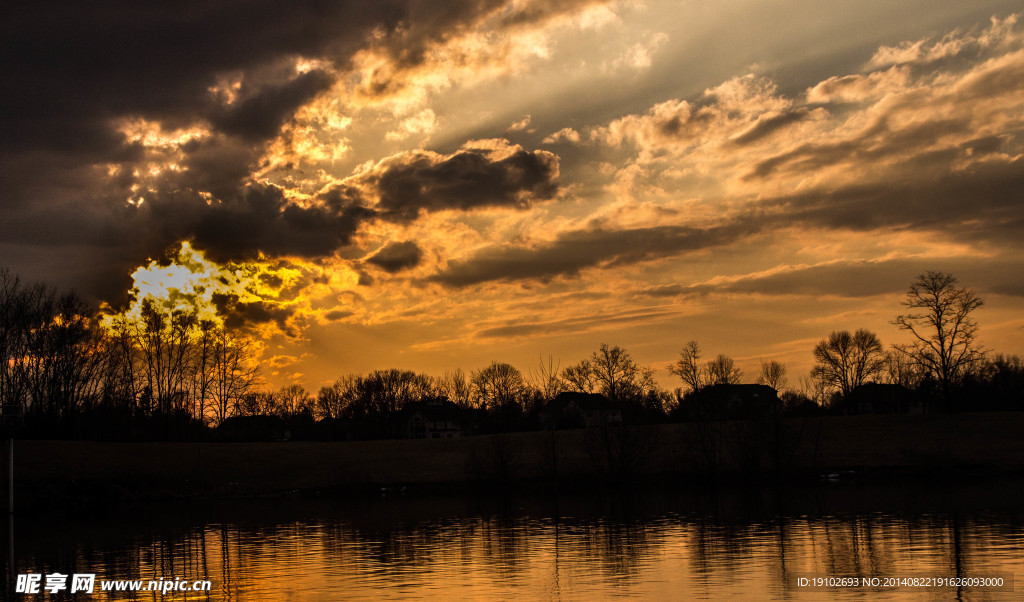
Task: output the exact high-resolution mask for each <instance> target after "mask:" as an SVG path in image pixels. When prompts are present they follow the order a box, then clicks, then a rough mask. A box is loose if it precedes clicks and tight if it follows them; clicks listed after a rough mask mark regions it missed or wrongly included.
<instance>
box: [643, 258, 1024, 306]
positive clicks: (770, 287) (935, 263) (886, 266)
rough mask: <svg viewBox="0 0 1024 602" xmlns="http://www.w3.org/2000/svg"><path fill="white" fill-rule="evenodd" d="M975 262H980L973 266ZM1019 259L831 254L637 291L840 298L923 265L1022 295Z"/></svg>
mask: <svg viewBox="0 0 1024 602" xmlns="http://www.w3.org/2000/svg"><path fill="white" fill-rule="evenodd" d="M979 266H980V267H979ZM1022 266H1024V262H1022V261H1020V260H1013V259H1009V258H999V259H988V260H986V261H982V262H979V261H978V258H976V257H968V258H965V257H896V258H880V259H872V260H856V261H851V260H835V261H828V262H824V263H820V264H815V265H782V266H778V267H775V268H772V269H769V270H765V271H762V272H754V273H748V274H740V275H738V276H729V277H716V278H713V279H711V280H708V281H704V282H698V283H694V284H689V285H685V284H669V285H661V286H654V287H648V288H646V289H642V290H640V291H638V293H637V294H638V295H639V296H645V297H677V296H682V297H695V296H702V295H707V294H739V295H766V296H785V295H802V296H807V297H810V298H815V297H818V298H820V297H826V296H837V297H846V298H861V297H872V296H877V295H893V294H902V293H905V292H906V291H907V289H908V288H909V286H910V283H911V282H913V280H914V278H915V277H916V276H917V275H918V274H923V273H925V272H927V271H929V270H932V271H936V270H937V271H943V272H949V273H952V274H954V275H956V276H959V278H960V280H961V282H962V283H963V284H964V285H965V286H967V287H968V288H974V289H976V290H979V291H982V292H992V293H998V294H1008V295H1014V296H1024V288H1022V287H1021V286H1020V283H1014V284H1011V283H1008V282H1007V281H1006V274H1007V273H1014V272H1017V271H1019V270H1020V269H1021V267H1022ZM1011 282H1012V281H1011Z"/></svg>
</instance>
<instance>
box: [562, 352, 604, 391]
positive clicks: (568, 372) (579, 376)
mask: <svg viewBox="0 0 1024 602" xmlns="http://www.w3.org/2000/svg"><path fill="white" fill-rule="evenodd" d="M562 381H563V382H564V383H565V385H564V386H565V388H566V389H567V390H569V391H573V392H576V393H593V392H594V389H596V388H597V380H596V379H595V378H594V370H593V368H592V366H591V365H590V361H589V360H583V361H581V362H580V363H578V364H576V365H575V366H569V367H568V368H566V369H565V370H562Z"/></svg>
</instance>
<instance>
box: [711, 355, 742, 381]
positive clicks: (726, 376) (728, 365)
mask: <svg viewBox="0 0 1024 602" xmlns="http://www.w3.org/2000/svg"><path fill="white" fill-rule="evenodd" d="M707 372H708V380H710V381H711V384H713V385H738V384H740V380H741V379H742V378H743V372H742V371H741V370H740V369H739V368H737V367H736V362H735V361H733V359H732V358H731V357H729V356H728V355H725V354H724V353H719V354H718V356H717V357H715V359H713V360H711V361H709V362H708V367H707Z"/></svg>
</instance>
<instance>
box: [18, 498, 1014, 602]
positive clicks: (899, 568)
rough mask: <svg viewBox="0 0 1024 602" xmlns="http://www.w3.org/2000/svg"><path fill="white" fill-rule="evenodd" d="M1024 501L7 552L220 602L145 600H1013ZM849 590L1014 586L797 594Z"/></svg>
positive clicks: (252, 510) (857, 505)
mask: <svg viewBox="0 0 1024 602" xmlns="http://www.w3.org/2000/svg"><path fill="white" fill-rule="evenodd" d="M1022 493H1024V483H1021V482H1019V481H985V482H980V483H966V484H964V483H961V484H957V485H955V486H951V485H950V484H948V483H936V482H927V483H907V484H900V483H894V484H887V485H858V484H844V483H840V484H827V483H823V484H821V485H818V486H813V487H801V488H798V489H795V490H794V489H789V490H786V491H785V492H781V491H778V490H773V489H770V488H769V489H756V490H732V489H730V490H724V491H721V490H720V491H713V490H702V491H691V492H685V493H684V492H661V493H658V492H637V493H633V494H628V495H623V494H616V495H611V494H603V493H588V494H577V495H566V494H562V495H558V496H554V495H533V496H507V497H495V496H490V497H436V496H435V497H417V496H414V495H413V496H409V495H406V496H403V495H390V496H387V497H382V498H381V499H363V500H354V501H353V500H332V499H316V500H309V499H258V500H230V501H223V500H220V501H197V502H189V503H174V504H148V505H142V506H137V507H132V508H123V507H122V508H117V509H113V510H111V511H108V512H95V511H91V512H89V513H83V514H67V515H61V516H53V515H44V516H40V515H31V514H25V515H19V516H17V517H16V518H15V519H14V521H13V540H12V538H11V537H10V533H8V534H7V535H8V540H9V543H10V544H11V545H12V546H13V558H14V564H15V567H14V569H15V570H14V573H15V574H17V573H28V572H36V573H42V574H47V573H51V572H58V571H59V572H61V573H76V572H79V573H96V574H97V579H155V578H159V577H161V576H162V577H164V578H172V577H174V578H179V579H180V578H184V579H187V580H190V581H191V580H199V579H207V580H210V581H211V582H212V590H211V591H210V592H209V593H208V594H191V595H187V594H184V593H180V592H179V593H170V594H167V595H164V596H160V595H159V594H151V593H146V594H145V595H139V596H138V599H146V600H148V599H162V600H172V599H176V600H181V599H211V600H273V599H291V600H335V599H339V600H340V599H381V598H392V599H393V598H431V599H441V598H443V599H467V598H475V599H531V600H533V599H579V600H584V599H585V600H591V599H603V598H613V597H620V596H621V597H640V598H644V599H688V598H692V597H700V598H726V597H729V598H736V597H740V598H760V599H764V598H777V599H821V598H830V597H832V598H834V597H844V598H846V597H850V598H871V599H876V598H879V597H882V598H891V599H905V598H913V599H922V598H925V599H979V600H981V599H1014V598H1019V597H1020V596H1021V595H1024V594H1022V593H1021V592H1024V590H1019V589H1017V588H1015V587H1014V586H1013V584H1012V580H1013V578H1014V572H1015V571H1017V570H1018V567H1021V566H1024V529H1022V526H1024V508H1022V505H1021V504H1020V502H1019V500H1020V499H1021V494H1022ZM5 552H6V553H5V567H6V570H7V573H8V575H10V574H11V567H10V557H11V552H10V551H9V550H8V551H5ZM836 576H846V577H851V576H856V577H858V578H863V577H879V578H885V577H927V576H933V577H955V576H961V577H986V576H988V577H991V576H998V577H1001V578H1003V579H1004V580H1005V583H1006V584H1005V585H1004V587H1003V588H1000V589H992V588H987V589H986V588H970V587H967V588H963V587H961V588H957V587H939V588H928V589H920V588H917V589H915V588H909V587H896V588H891V587H864V586H858V587H852V588H830V589H810V588H807V587H800V586H799V585H798V583H799V579H800V578H801V577H804V578H810V579H813V578H814V577H836ZM125 598H126V596H125V595H124V594H122V595H120V599H125ZM90 599H105V596H104V595H101V594H96V595H95V596H93V597H92V598H90Z"/></svg>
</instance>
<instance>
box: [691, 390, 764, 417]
mask: <svg viewBox="0 0 1024 602" xmlns="http://www.w3.org/2000/svg"><path fill="white" fill-rule="evenodd" d="M685 403H686V404H687V405H689V406H690V408H689V409H690V412H689V413H690V414H691V417H692V418H697V419H712V420H736V419H747V418H759V417H762V416H767V415H769V414H772V413H774V412H778V411H781V409H782V401H781V400H780V399H779V393H778V391H776V390H775V389H773V388H772V387H769V386H768V385H731V384H718V385H711V386H710V387H705V388H703V389H701V390H700V391H697V392H696V393H692V394H690V395H687V397H686V398H685Z"/></svg>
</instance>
